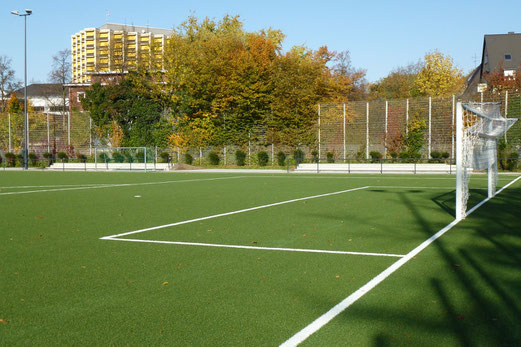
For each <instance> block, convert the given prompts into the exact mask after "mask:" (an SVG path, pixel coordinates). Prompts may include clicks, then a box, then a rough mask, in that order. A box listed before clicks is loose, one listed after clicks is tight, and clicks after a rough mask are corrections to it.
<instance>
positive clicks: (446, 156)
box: [441, 152, 450, 159]
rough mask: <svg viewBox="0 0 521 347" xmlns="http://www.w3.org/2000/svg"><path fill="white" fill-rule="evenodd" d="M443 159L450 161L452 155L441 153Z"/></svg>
mask: <svg viewBox="0 0 521 347" xmlns="http://www.w3.org/2000/svg"><path fill="white" fill-rule="evenodd" d="M441 157H442V158H443V159H449V158H450V153H449V152H442V153H441Z"/></svg>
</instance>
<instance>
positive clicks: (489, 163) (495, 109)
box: [456, 102, 517, 220]
mask: <svg viewBox="0 0 521 347" xmlns="http://www.w3.org/2000/svg"><path fill="white" fill-rule="evenodd" d="M500 107H501V103H461V102H459V103H458V104H457V112H456V219H458V220H459V219H463V218H465V216H466V214H467V202H468V198H469V194H470V193H469V181H470V174H471V172H472V171H487V176H488V198H492V197H493V196H494V195H495V193H496V183H497V141H498V139H499V138H500V136H501V135H503V134H504V133H505V132H506V131H507V130H508V129H509V128H510V127H511V126H512V125H513V124H514V123H515V122H516V121H517V119H515V118H514V119H511V118H505V117H503V116H502V115H501V113H500Z"/></svg>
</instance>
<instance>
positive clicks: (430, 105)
mask: <svg viewBox="0 0 521 347" xmlns="http://www.w3.org/2000/svg"><path fill="white" fill-rule="evenodd" d="M431 115H432V97H430V96H429V148H428V153H427V159H430V157H431Z"/></svg>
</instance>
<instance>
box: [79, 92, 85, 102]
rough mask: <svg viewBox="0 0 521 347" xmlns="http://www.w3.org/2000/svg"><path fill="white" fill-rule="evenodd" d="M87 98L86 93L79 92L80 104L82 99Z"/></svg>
mask: <svg viewBox="0 0 521 347" xmlns="http://www.w3.org/2000/svg"><path fill="white" fill-rule="evenodd" d="M84 97H85V92H78V97H77V100H78V102H81V99H83V98H84Z"/></svg>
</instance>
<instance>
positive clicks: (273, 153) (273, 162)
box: [271, 142, 275, 166]
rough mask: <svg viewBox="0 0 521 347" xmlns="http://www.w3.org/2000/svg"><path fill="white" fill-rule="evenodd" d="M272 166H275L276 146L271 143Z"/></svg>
mask: <svg viewBox="0 0 521 347" xmlns="http://www.w3.org/2000/svg"><path fill="white" fill-rule="evenodd" d="M271 165H272V166H273V165H275V146H274V145H273V142H272V143H271Z"/></svg>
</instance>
